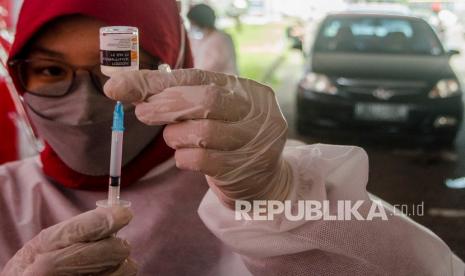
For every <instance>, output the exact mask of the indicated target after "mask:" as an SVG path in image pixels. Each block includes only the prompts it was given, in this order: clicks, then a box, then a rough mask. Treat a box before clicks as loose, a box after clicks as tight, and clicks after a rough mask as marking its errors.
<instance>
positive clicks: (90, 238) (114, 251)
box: [1, 207, 137, 276]
mask: <svg viewBox="0 0 465 276" xmlns="http://www.w3.org/2000/svg"><path fill="white" fill-rule="evenodd" d="M131 218H132V215H131V213H130V211H129V210H128V209H127V208H120V207H116V208H97V209H95V210H92V211H89V212H86V213H83V214H80V215H78V216H76V217H73V218H71V219H68V220H66V221H63V222H61V223H59V224H56V225H53V226H51V227H49V228H46V229H44V230H42V231H41V232H40V233H39V234H38V235H37V236H36V237H34V238H33V239H32V240H30V241H29V242H28V243H26V244H25V245H24V247H23V248H21V249H20V250H19V251H18V252H17V253H16V254H15V255H14V256H13V258H12V259H10V261H8V263H7V264H6V266H5V268H4V269H3V271H2V273H1V275H2V276H16V275H34V276H42V275H136V273H137V269H136V267H135V265H134V263H132V261H130V260H128V259H127V258H128V256H129V251H130V249H129V245H128V244H127V243H126V242H125V241H123V240H121V239H119V238H116V237H114V236H112V234H114V233H116V232H117V231H118V230H119V229H121V228H123V227H124V226H125V225H127V224H128V223H129V221H130V220H131Z"/></svg>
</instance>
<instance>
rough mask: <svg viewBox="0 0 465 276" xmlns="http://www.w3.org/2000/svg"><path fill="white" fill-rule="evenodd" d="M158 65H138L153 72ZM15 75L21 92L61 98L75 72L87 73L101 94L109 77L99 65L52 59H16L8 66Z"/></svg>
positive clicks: (69, 87)
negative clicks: (70, 62) (78, 64)
mask: <svg viewBox="0 0 465 276" xmlns="http://www.w3.org/2000/svg"><path fill="white" fill-rule="evenodd" d="M159 64H160V63H157V64H149V63H140V64H139V66H140V68H141V69H149V70H154V69H156V68H157V67H158V65H159ZM8 65H10V66H11V67H12V68H13V70H14V72H15V73H16V75H17V77H18V80H19V83H20V85H21V86H22V88H23V90H24V91H26V92H28V93H31V94H34V95H37V96H42V97H62V96H65V95H66V94H68V93H69V92H70V91H71V90H72V87H73V84H74V81H75V79H76V71H78V70H84V71H87V72H88V73H89V75H90V77H91V79H92V82H93V84H94V86H95V87H96V88H97V89H98V90H99V91H100V92H102V93H103V85H104V84H105V82H106V81H107V80H108V79H109V77H107V76H105V75H104V74H102V72H101V71H100V64H97V65H94V66H79V67H78V66H74V65H71V64H67V63H65V62H61V61H57V60H54V59H45V58H36V59H16V60H13V61H10V62H9V64H8Z"/></svg>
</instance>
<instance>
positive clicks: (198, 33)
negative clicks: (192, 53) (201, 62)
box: [189, 25, 205, 40]
mask: <svg viewBox="0 0 465 276" xmlns="http://www.w3.org/2000/svg"><path fill="white" fill-rule="evenodd" d="M189 36H190V37H191V38H193V39H197V40H201V39H202V38H204V36H205V34H204V32H203V30H202V29H201V28H199V27H197V26H195V25H192V26H191V28H190V30H189Z"/></svg>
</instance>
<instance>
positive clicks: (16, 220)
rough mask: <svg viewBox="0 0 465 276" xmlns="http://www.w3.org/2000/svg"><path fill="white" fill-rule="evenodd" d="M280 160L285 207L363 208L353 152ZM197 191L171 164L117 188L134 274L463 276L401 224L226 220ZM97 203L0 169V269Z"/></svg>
mask: <svg viewBox="0 0 465 276" xmlns="http://www.w3.org/2000/svg"><path fill="white" fill-rule="evenodd" d="M284 158H285V160H287V161H288V162H289V164H290V165H291V168H292V172H293V176H294V183H293V188H292V192H291V195H290V198H291V199H293V200H296V199H312V200H325V199H326V200H329V201H331V202H334V201H335V200H341V199H343V200H358V199H363V200H367V199H369V194H368V193H367V192H366V190H365V186H366V183H367V178H368V158H367V155H366V154H365V152H364V151H363V150H362V149H360V148H357V147H350V146H332V145H322V144H316V145H307V146H287V147H286V148H285V150H284ZM206 191H207V183H206V181H205V178H204V176H203V175H202V174H200V173H194V172H190V171H181V170H178V169H177V168H176V167H175V165H174V160H173V159H170V160H168V161H166V162H165V163H163V164H161V165H159V166H157V167H156V168H154V169H153V170H152V171H151V172H149V173H148V174H147V175H146V176H145V177H144V178H143V179H141V180H140V181H139V182H138V183H135V184H134V185H131V186H130V187H127V188H126V189H123V191H122V197H123V198H124V199H127V200H130V201H131V202H132V207H131V208H132V211H133V214H134V218H133V220H132V221H131V222H130V224H129V225H128V226H126V227H125V228H123V229H122V230H121V231H120V232H118V237H121V238H124V239H127V240H128V241H129V243H130V245H131V247H132V250H131V256H132V257H133V258H134V260H135V261H136V262H137V263H138V264H139V266H140V268H139V275H251V274H253V275H460V276H462V275H464V270H465V266H464V263H463V262H462V261H461V260H460V259H458V258H457V257H456V256H455V255H454V254H453V253H452V252H451V251H450V249H449V248H448V247H447V245H446V244H445V243H444V242H442V241H441V240H440V239H439V238H438V237H437V236H435V235H434V234H433V233H431V232H430V231H429V230H427V229H426V228H424V227H422V226H420V225H418V224H416V223H414V222H413V221H411V220H410V219H408V218H405V217H400V216H389V220H388V221H382V220H374V221H356V220H352V221H321V220H319V221H296V222H292V221H287V220H286V219H285V218H280V219H277V220H274V221H253V222H251V221H236V220H235V219H234V212H233V211H231V210H230V209H227V208H226V207H224V206H223V205H222V204H221V203H220V202H219V200H218V198H217V197H216V196H215V195H214V193H213V192H212V191H208V192H207V194H206V195H205V192H206ZM105 197H106V193H105V192H90V191H81V190H71V189H66V188H63V187H62V186H58V185H55V184H53V183H51V182H50V181H49V180H48V179H47V178H46V177H44V175H43V173H42V171H41V164H40V161H39V159H38V158H30V159H26V160H23V161H19V162H15V163H9V164H7V165H4V166H2V167H0V213H1V214H2V219H1V227H2V228H1V229H2V231H1V232H0V246H1V250H0V270H1V268H2V267H3V266H4V265H5V263H6V262H7V261H8V260H9V259H10V258H11V257H12V256H13V255H14V254H15V252H16V251H17V250H18V249H20V248H21V247H22V245H23V244H24V243H26V242H27V241H29V240H30V239H31V238H33V237H34V236H35V235H37V234H38V233H39V232H40V230H41V229H43V228H46V227H49V226H51V225H54V224H56V223H58V222H60V221H62V220H65V219H68V218H71V217H73V216H75V215H78V214H80V213H82V212H84V211H87V210H90V209H93V208H94V207H95V202H96V201H97V200H99V199H103V198H105ZM202 197H203V199H202ZM199 204H200V207H198V205H199ZM197 208H198V211H197ZM386 208H387V209H389V207H387V206H386ZM360 209H361V211H360V213H363V212H364V211H363V210H365V211H366V208H364V206H362V207H361V208H360ZM196 211H197V212H198V213H199V215H200V218H201V219H199V216H198V215H197V214H196ZM201 220H202V221H203V223H202V221H201ZM205 225H206V227H205ZM209 230H210V231H211V232H210V231H209ZM212 233H213V234H212Z"/></svg>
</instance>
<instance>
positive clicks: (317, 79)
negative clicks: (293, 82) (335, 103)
mask: <svg viewBox="0 0 465 276" xmlns="http://www.w3.org/2000/svg"><path fill="white" fill-rule="evenodd" d="M300 85H301V86H302V88H303V89H305V90H310V91H312V92H317V93H324V94H329V95H335V94H337V87H336V86H334V85H333V83H332V82H331V80H330V79H329V78H328V77H327V76H325V75H322V74H316V73H308V74H307V75H306V76H305V78H304V79H303V80H302V81H301V82H300Z"/></svg>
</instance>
